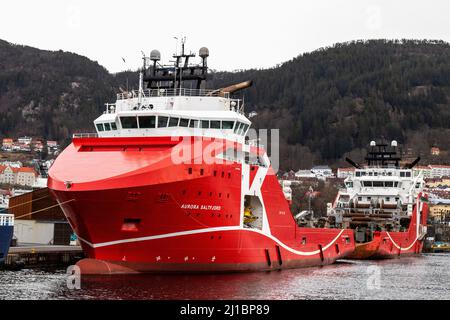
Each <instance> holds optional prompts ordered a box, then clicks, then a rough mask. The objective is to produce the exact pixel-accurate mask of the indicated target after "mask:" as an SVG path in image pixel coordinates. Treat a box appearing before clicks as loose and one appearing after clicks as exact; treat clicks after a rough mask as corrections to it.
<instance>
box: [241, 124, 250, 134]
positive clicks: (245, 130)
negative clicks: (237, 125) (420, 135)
mask: <svg viewBox="0 0 450 320" xmlns="http://www.w3.org/2000/svg"><path fill="white" fill-rule="evenodd" d="M248 127H250V126H249V125H248V124H246V125H244V128H243V129H242V132H241V134H242V135H243V136H245V134H246V133H247V129H248Z"/></svg>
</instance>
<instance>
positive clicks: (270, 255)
mask: <svg viewBox="0 0 450 320" xmlns="http://www.w3.org/2000/svg"><path fill="white" fill-rule="evenodd" d="M199 231H200V232H199ZM325 232H326V231H325ZM321 233H323V230H321V229H318V230H303V235H309V236H311V237H314V236H320V235H321ZM343 239H344V238H343V236H342V235H340V234H338V237H335V238H334V239H332V241H331V242H330V243H329V245H328V246H326V244H327V243H326V241H328V239H327V237H324V238H323V243H324V244H325V246H324V247H322V250H320V248H319V247H318V246H317V247H315V248H314V246H311V245H310V246H305V248H297V250H296V249H293V248H291V247H289V246H287V245H286V244H284V243H282V242H280V241H279V240H277V239H275V238H273V237H271V236H267V235H264V234H263V233H261V232H257V231H253V230H246V229H240V228H236V229H235V230H220V231H207V230H197V232H196V233H195V234H191V235H176V236H168V237H166V238H162V239H151V240H139V239H133V240H131V242H127V243H120V244H117V245H113V246H108V247H104V248H95V249H94V248H92V247H90V245H88V244H86V243H85V244H84V247H85V251H86V252H90V254H89V255H90V256H91V257H98V258H97V259H92V258H90V259H84V260H82V261H80V262H79V263H78V266H79V267H80V268H81V273H82V274H121V273H155V272H156V273H180V272H182V273H185V272H187V273H205V272H206V273H208V272H249V271H270V270H279V269H288V268H301V267H312V266H321V265H328V264H332V263H334V262H335V261H336V260H337V259H338V258H342V257H345V256H346V255H348V254H350V253H351V252H352V251H353V246H352V244H346V243H345V241H343ZM134 241H136V242H134ZM86 247H89V248H86ZM337 247H339V249H337V250H338V251H336V248H337ZM302 250H303V251H302ZM118 252H121V253H123V256H122V257H120V256H118Z"/></svg>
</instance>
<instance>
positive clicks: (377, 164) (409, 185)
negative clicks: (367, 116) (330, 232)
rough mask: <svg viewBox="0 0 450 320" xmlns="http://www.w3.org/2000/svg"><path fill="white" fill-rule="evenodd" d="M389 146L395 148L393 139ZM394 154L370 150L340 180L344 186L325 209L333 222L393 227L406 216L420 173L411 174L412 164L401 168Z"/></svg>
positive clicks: (418, 186) (421, 182) (419, 187)
mask: <svg viewBox="0 0 450 320" xmlns="http://www.w3.org/2000/svg"><path fill="white" fill-rule="evenodd" d="M372 144H373V143H372ZM371 147H376V145H371ZM382 147H386V145H382ZM391 148H392V149H391V150H393V149H394V148H396V143H392V145H391ZM395 155H396V153H395V152H394V151H383V152H378V151H373V152H372V155H371V156H370V157H368V158H366V159H368V160H369V162H371V163H370V165H368V166H364V167H361V166H358V167H357V168H355V172H354V174H353V175H350V176H348V177H347V178H346V179H345V180H344V184H345V188H344V189H342V190H339V192H338V195H337V196H336V199H335V201H334V203H333V204H332V206H330V208H329V212H328V215H329V216H334V217H335V219H336V224H343V225H345V224H347V225H348V224H361V225H370V224H372V225H375V226H378V227H380V228H384V227H388V228H394V227H396V226H397V227H398V226H399V225H400V224H401V220H402V219H405V220H407V219H409V217H410V216H411V215H412V211H413V204H414V203H415V201H416V198H417V196H418V194H419V192H421V191H422V190H423V188H424V185H425V182H424V179H423V175H422V174H419V175H416V176H414V175H413V170H412V168H410V167H408V166H407V167H404V168H401V167H400V166H399V161H400V159H399V158H396V157H395Z"/></svg>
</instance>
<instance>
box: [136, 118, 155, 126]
mask: <svg viewBox="0 0 450 320" xmlns="http://www.w3.org/2000/svg"><path fill="white" fill-rule="evenodd" d="M155 125H156V117H155V116H142V117H139V128H143V129H152V128H155Z"/></svg>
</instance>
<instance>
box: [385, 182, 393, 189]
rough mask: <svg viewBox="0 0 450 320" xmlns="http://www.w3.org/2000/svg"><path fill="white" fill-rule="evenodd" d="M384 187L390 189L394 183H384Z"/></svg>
mask: <svg viewBox="0 0 450 320" xmlns="http://www.w3.org/2000/svg"><path fill="white" fill-rule="evenodd" d="M384 186H385V187H390V188H392V187H393V186H394V181H385V182H384Z"/></svg>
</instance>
